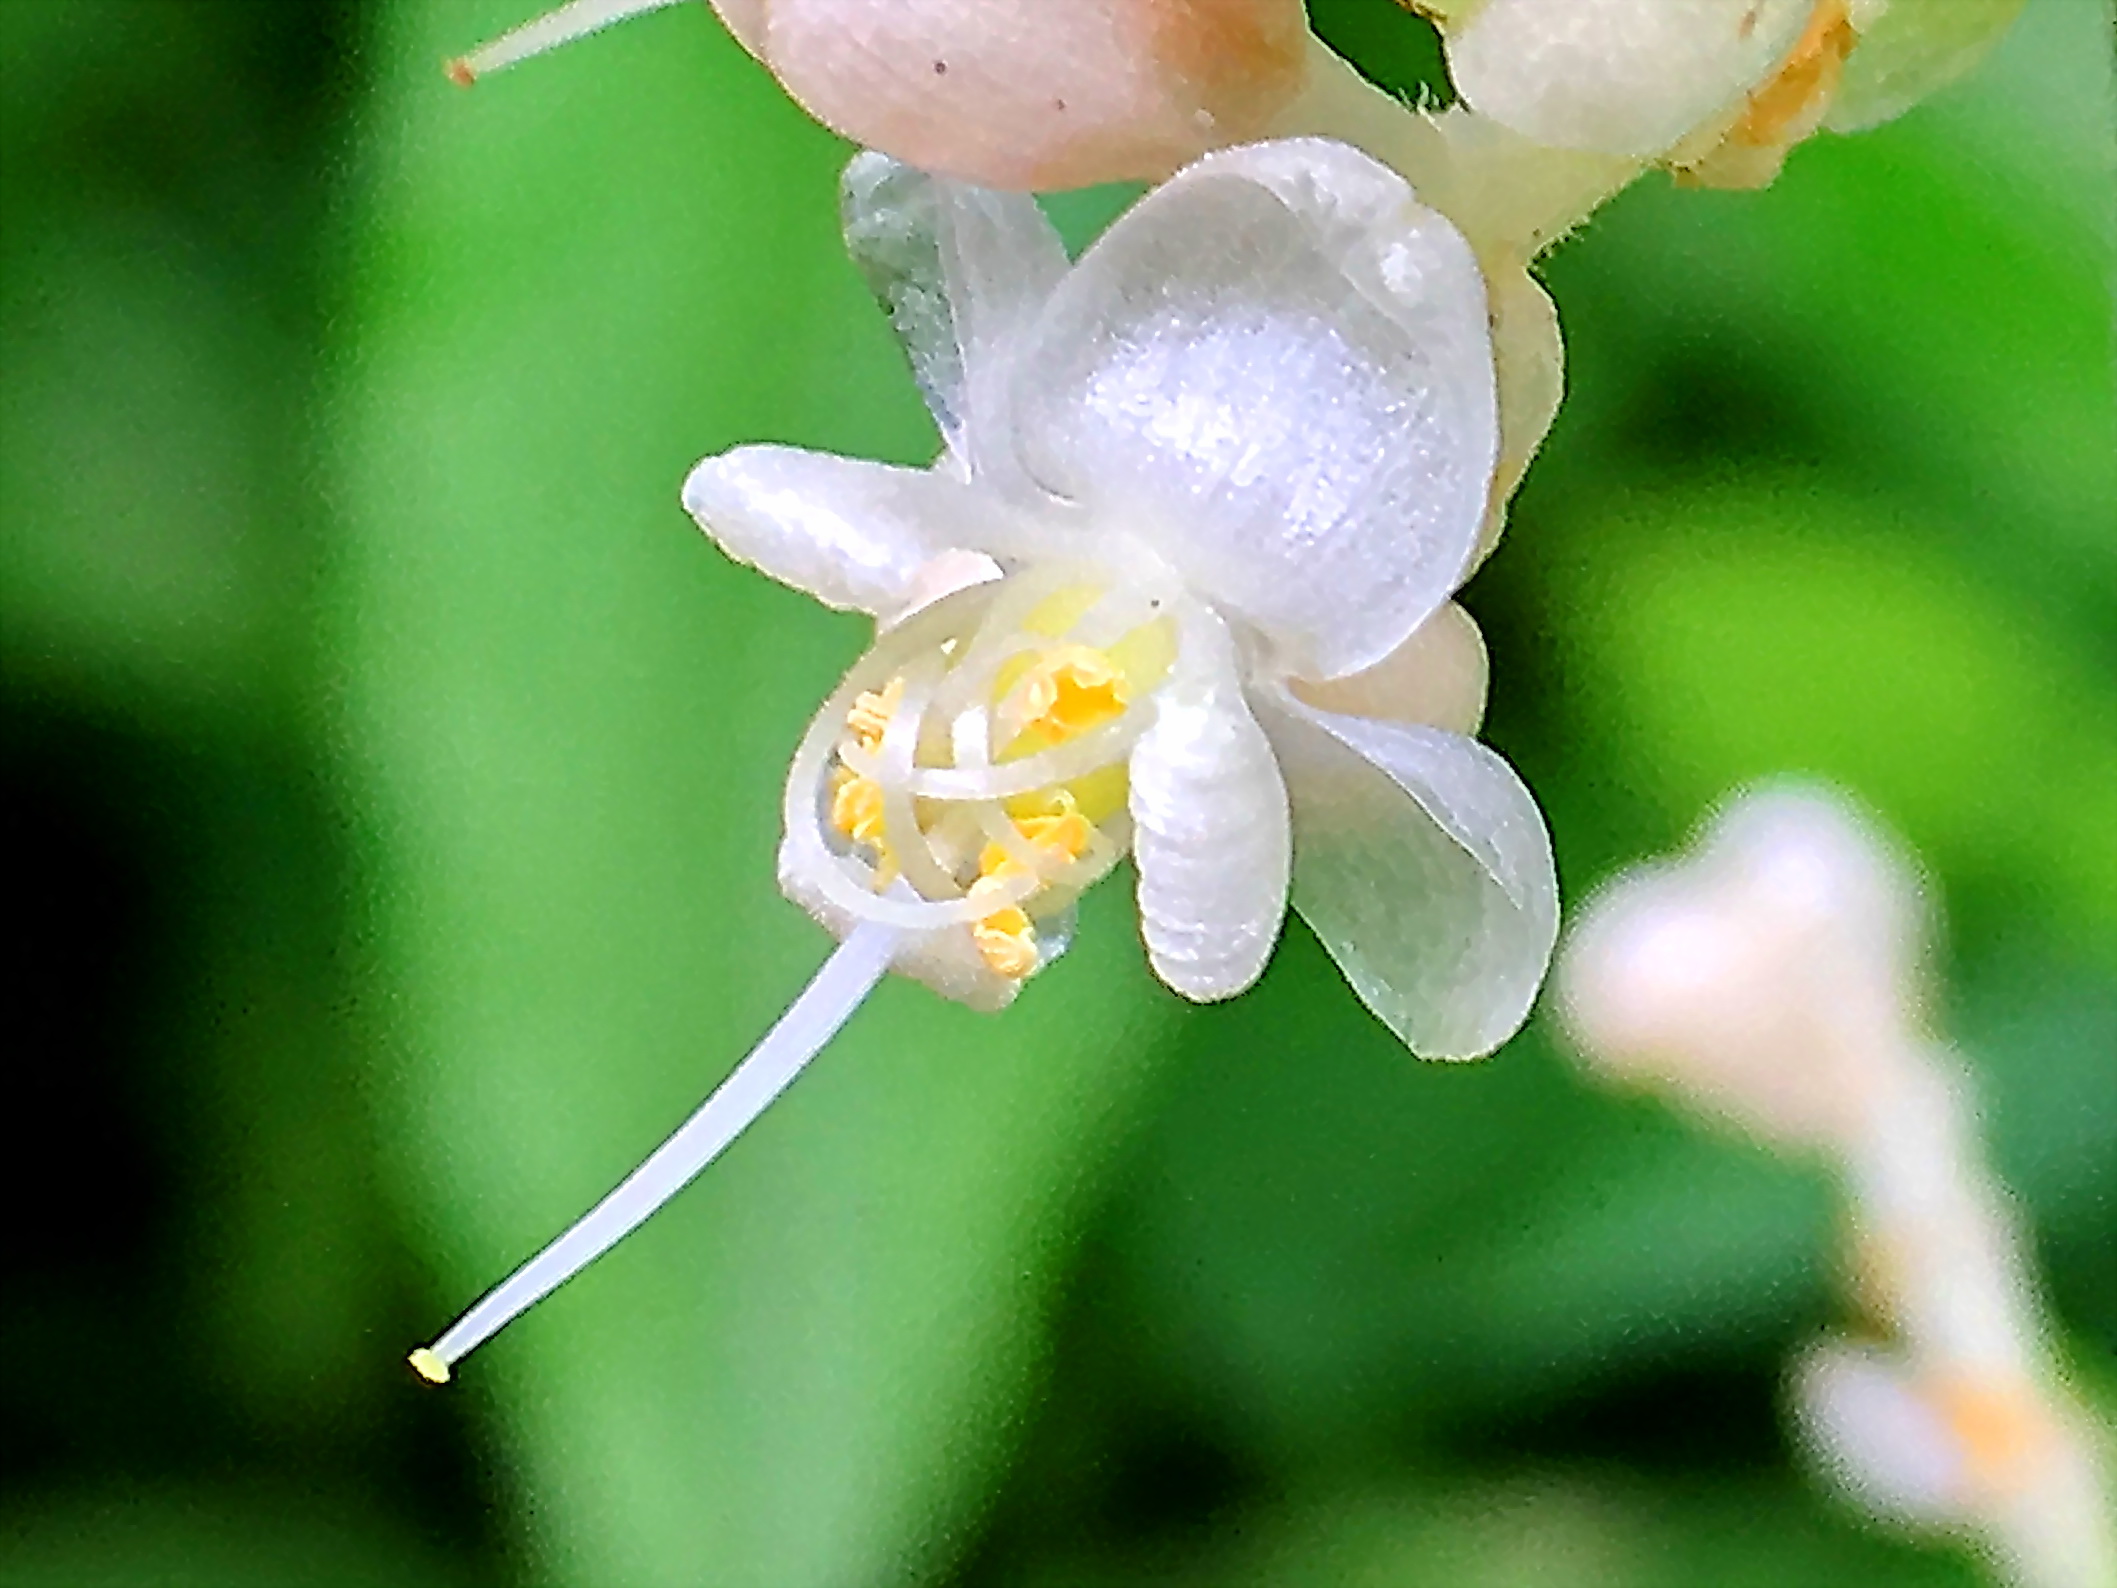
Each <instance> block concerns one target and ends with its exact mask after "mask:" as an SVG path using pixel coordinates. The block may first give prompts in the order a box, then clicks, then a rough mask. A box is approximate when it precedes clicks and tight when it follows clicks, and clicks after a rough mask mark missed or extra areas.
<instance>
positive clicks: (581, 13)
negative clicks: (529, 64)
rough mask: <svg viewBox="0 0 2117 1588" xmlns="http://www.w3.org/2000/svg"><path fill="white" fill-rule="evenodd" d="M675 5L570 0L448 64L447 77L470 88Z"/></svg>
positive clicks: (662, 0)
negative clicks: (494, 74) (507, 68)
mask: <svg viewBox="0 0 2117 1588" xmlns="http://www.w3.org/2000/svg"><path fill="white" fill-rule="evenodd" d="M675 4H677V0H570V3H568V4H566V5H562V6H560V7H559V8H558V9H557V10H556V11H547V12H545V13H544V14H543V15H542V16H540V17H538V18H536V19H535V20H534V21H530V22H525V23H523V24H522V25H521V26H520V27H518V28H515V29H513V30H512V31H511V32H507V33H503V34H501V35H500V36H499V37H498V38H496V39H494V40H493V41H492V42H491V43H490V44H483V45H480V46H479V47H478V48H477V49H475V50H472V51H471V52H470V54H468V55H459V56H458V57H456V59H454V60H452V61H450V62H449V63H448V75H449V76H450V77H451V78H452V79H453V80H454V81H456V82H458V83H461V84H462V85H463V86H464V87H465V88H468V87H469V86H470V85H471V84H472V83H474V82H476V81H477V80H478V79H479V78H481V77H483V76H485V74H486V73H488V72H497V71H499V70H500V69H501V68H502V67H503V66H512V65H514V64H515V62H517V61H521V60H527V59H528V58H529V57H530V56H532V55H542V54H543V53H544V52H545V51H546V50H555V49H557V48H558V47H559V46H560V45H561V44H571V43H572V42H573V41H574V40H575V39H580V38H586V37H587V36H588V35H589V34H591V33H595V32H599V31H600V30H602V29H604V28H607V27H609V26H610V24H611V23H613V22H622V21H624V20H625V18H627V17H635V16H641V15H644V14H645V13H646V12H649V11H659V10H661V9H662V8H663V7H664V6H673V5H675Z"/></svg>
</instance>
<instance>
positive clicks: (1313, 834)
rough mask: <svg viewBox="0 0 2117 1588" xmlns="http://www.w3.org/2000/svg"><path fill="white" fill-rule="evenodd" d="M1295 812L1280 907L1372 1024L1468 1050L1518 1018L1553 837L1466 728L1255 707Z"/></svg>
mask: <svg viewBox="0 0 2117 1588" xmlns="http://www.w3.org/2000/svg"><path fill="white" fill-rule="evenodd" d="M1260 716H1261V719H1262V721H1263V722H1264V725H1265V727H1266V729H1267V730H1268V731H1269V732H1270V734H1271V737H1272V744H1273V747H1274V748H1275V749H1277V751H1278V752H1279V765H1280V768H1281V770H1282V771H1283V772H1284V773H1285V775H1286V781H1287V790H1288V793H1289V795H1290V796H1291V798H1292V803H1293V817H1294V907H1295V908H1296V909H1297V910H1299V911H1300V912H1301V916H1302V919H1303V920H1305V921H1307V922H1308V924H1309V925H1310V926H1311V927H1313V928H1314V929H1315V932H1316V935H1317V936H1318V937H1320V938H1321V939H1322V940H1323V945H1324V947H1326V948H1328V949H1329V950H1330V952H1331V957H1332V958H1334V959H1336V960H1337V962H1338V968H1339V969H1340V970H1342V971H1343V972H1344V973H1345V979H1346V980H1347V981H1349V982H1351V983H1352V986H1353V990H1354V991H1355V992H1357V993H1358V994H1359V995H1360V999H1361V1001H1362V1002H1363V1003H1365V1004H1366V1005H1367V1007H1368V1008H1369V1009H1371V1010H1373V1011H1374V1013H1375V1015H1376V1017H1377V1018H1378V1019H1380V1020H1381V1022H1382V1023H1383V1024H1384V1025H1386V1026H1388V1027H1389V1029H1390V1030H1392V1031H1394V1032H1395V1033H1396V1034H1397V1035H1398V1036H1399V1037H1401V1038H1402V1039H1403V1040H1404V1042H1405V1043H1406V1044H1407V1045H1408V1046H1409V1047H1410V1048H1411V1050H1412V1051H1413V1052H1414V1053H1417V1054H1419V1055H1420V1056H1421V1057H1423V1058H1475V1057H1477V1056H1479V1055H1481V1054H1485V1053H1489V1052H1491V1051H1492V1050H1493V1049H1494V1048H1496V1047H1498V1046H1499V1045H1500V1044H1501V1043H1502V1042H1504V1041H1506V1040H1507V1038H1508V1037H1510V1036H1512V1035H1513V1034H1514V1033H1515V1031H1516V1030H1518V1029H1519V1028H1520V1026H1521V1023H1522V1021H1523V1020H1525V1019H1526V1018H1527V1017H1528V1014H1529V1007H1530V1005H1531V1004H1532V1003H1533V1002H1534V1001H1535V998H1536V991H1537V988H1538V986H1539V985H1540V984H1541V983H1542V981H1543V977H1544V970H1545V967H1546V966H1547V965H1548V964H1549V963H1550V959H1551V946H1552V943H1553V942H1554V940H1555V939H1556V937H1557V934H1558V881H1557V877H1556V875H1555V874H1554V872H1553V869H1552V863H1551V840H1550V837H1549V835H1548V834H1547V833H1546V832H1545V830H1544V821H1543V816H1542V814H1541V813H1540V812H1539V811H1538V810H1537V808H1536V801H1535V800H1534V799H1532V798H1531V797H1530V795H1529V791H1528V790H1527V789H1525V788H1524V787H1522V783H1521V780H1520V779H1519V778H1518V777H1516V776H1515V775H1514V771H1513V769H1512V768H1511V767H1509V766H1508V765H1507V763H1506V762H1505V761H1503V760H1501V759H1500V758H1499V757H1498V756H1497V755H1494V754H1493V753H1492V752H1491V751H1490V750H1488V749H1486V748H1485V747H1484V746H1483V745H1481V744H1478V743H1477V742H1476V741H1475V740H1471V739H1464V738H1459V737H1457V736H1456V735H1454V734H1451V733H1443V732H1441V731H1440V730H1439V729H1436V728H1420V727H1412V726H1409V725H1407V724H1402V723H1390V722H1378V721H1374V720H1371V719H1369V718H1365V717H1345V716H1338V715H1336V714H1334V713H1331V712H1324V711H1317V710H1314V709H1313V708H1311V707H1308V706H1305V705H1302V704H1301V703H1300V702H1299V701H1297V700H1294V699H1292V698H1291V697H1289V696H1286V695H1283V694H1282V695H1280V696H1279V697H1278V698H1277V699H1276V700H1275V701H1273V703H1272V705H1271V707H1270V709H1267V710H1264V711H1262V712H1261V713H1260Z"/></svg>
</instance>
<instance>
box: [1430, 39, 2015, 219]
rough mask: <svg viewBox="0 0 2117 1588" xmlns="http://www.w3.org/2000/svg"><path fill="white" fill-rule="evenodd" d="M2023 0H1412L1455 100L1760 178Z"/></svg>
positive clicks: (1680, 162)
mask: <svg viewBox="0 0 2117 1588" xmlns="http://www.w3.org/2000/svg"><path fill="white" fill-rule="evenodd" d="M2021 3H2022V0H1449V3H1440V0H1414V4H1415V5H1416V7H1417V9H1419V10H1422V11H1425V12H1427V13H1429V14H1430V15H1432V16H1433V17H1434V19H1435V21H1436V22H1437V24H1438V25H1439V26H1440V27H1441V29H1442V32H1443V35H1444V37H1445V38H1446V40H1447V47H1448V64H1449V69H1450V72H1451V73H1452V75H1453V77H1454V79H1455V82H1456V86H1457V88H1458V89H1459V90H1460V91H1461V93H1462V96H1463V99H1464V101H1465V103H1467V104H1468V105H1470V106H1471V107H1472V108H1473V109H1475V110H1476V111H1477V112H1479V113H1480V114H1481V115H1484V116H1488V117H1490V118H1492V119H1493V120H1495V121H1498V122H1501V123H1503V124H1504V125H1506V126H1508V127H1510V128H1513V129H1514V130H1515V131H1516V132H1519V133H1521V134H1523V135H1524V136H1526V137H1528V138H1531V139H1534V140H1536V141H1537V142H1539V143H1543V144H1547V145H1550V146H1552V147H1554V148H1560V149H1573V150H1588V151H1594V152H1597V153H1602V154H1609V155H1618V156H1624V157H1627V158H1631V159H1635V160H1639V161H1642V162H1649V163H1656V164H1666V165H1672V166H1675V167H1678V168H1679V169H1681V170H1684V171H1686V172H1687V173H1688V174H1689V176H1690V177H1691V179H1693V180H1696V181H1699V182H1703V183H1707V184H1710V185H1714V186H1726V187H1754V186H1760V185H1762V184H1763V183H1766V182H1769V181H1770V180H1771V179H1772V178H1773V177H1774V176H1775V175H1776V174H1777V172H1778V169H1779V166H1780V164H1781V163H1782V162H1783V160H1784V159H1785V156H1786V153H1787V151H1788V150H1789V149H1791V148H1792V147H1793V146H1794V145H1795V144H1796V143H1798V142H1800V141H1801V140H1802V139H1803V138H1805V137H1807V136H1808V135H1809V134H1810V133H1812V132H1814V131H1815V130H1816V129H1817V128H1818V127H1820V126H1824V125H1829V126H1831V127H1833V128H1835V129H1836V130H1839V131H1852V130H1856V129H1858V128H1861V127H1868V126H1873V125H1875V124H1876V123H1878V122H1881V121H1885V120H1887V119H1889V118H1890V117H1892V116H1895V115H1898V114H1900V113H1901V112H1903V111H1904V110H1907V109H1909V108H1910V107H1911V106H1912V105H1913V104H1915V103H1916V102H1917V101H1918V100H1919V99H1921V98H1923V97H1925V96H1926V95H1927V94H1930V93H1932V92H1933V91H1935V90H1936V89H1939V88H1941V87H1943V86H1945V85H1946V84H1947V83H1949V82H1952V81H1953V80H1954V79H1955V78H1956V77H1958V76H1960V75H1961V74H1962V73H1964V72H1966V71H1968V70H1969V69H1970V67H1971V66H1972V65H1974V64H1975V63H1976V62H1977V60H1978V59H1979V58H1980V57H1981V56H1982V55H1983V54H1984V53H1985V52H1986V50H1988V49H1989V48H1990V47H1991V46H1992V45H1993V43H1995V42H1996V41H1997V40H1998V38H1999V36H2000V35H2001V34H2002V33H2003V32H2005V30H2006V28H2007V27H2008V25H2009V24H2010V23H2011V22H2012V21H2013V19H2014V16H2015V14H2016V13H2017V12H2019V10H2020V9H2021Z"/></svg>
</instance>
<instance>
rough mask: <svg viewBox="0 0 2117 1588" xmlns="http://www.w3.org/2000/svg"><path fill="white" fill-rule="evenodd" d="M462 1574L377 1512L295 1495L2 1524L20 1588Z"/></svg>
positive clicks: (438, 1579) (214, 1585) (132, 1496)
mask: <svg viewBox="0 0 2117 1588" xmlns="http://www.w3.org/2000/svg"><path fill="white" fill-rule="evenodd" d="M469 1580H470V1579H469V1575H468V1573H466V1572H465V1571H464V1570H463V1568H462V1563H461V1562H459V1561H457V1560H455V1559H453V1558H452V1557H450V1556H449V1555H447V1554H445V1553H442V1552H440V1551H437V1550H435V1549H434V1548H432V1547H431V1546H430V1545H429V1544H427V1543H426V1542H424V1541H423V1540H421V1539H419V1538H417V1537H416V1536H412V1535H408V1534H407V1533H406V1532H405V1531H404V1530H403V1529H402V1528H401V1527H399V1526H397V1525H396V1524H395V1523H393V1522H392V1521H391V1520H390V1519H389V1518H387V1517H385V1516H382V1515H379V1514H377V1513H374V1512H371V1511H359V1510H349V1509H345V1508H342V1507H341V1508H337V1509H333V1508H331V1507H329V1506H327V1505H319V1504H318V1503H317V1502H316V1501H315V1500H314V1499H312V1498H310V1497H308V1496H306V1495H303V1494H300V1493H296V1492H291V1491H286V1490H257V1489H246V1488H243V1487H240V1486H236V1485H229V1484H221V1485H216V1486H212V1487H206V1486H199V1485H195V1486H191V1487H188V1488H179V1487H167V1488H148V1489H145V1490H128V1491H124V1492H118V1493H112V1494H109V1495H103V1496H96V1497H88V1496H50V1497H45V1498H44V1500H43V1503H39V1504H36V1505H33V1506H32V1505H24V1506H22V1507H20V1508H19V1509H16V1510H14V1511H11V1512H8V1513H6V1514H0V1581H4V1582H6V1583H7V1585H8V1588H425V1585H429V1584H430V1585H433V1588H446V1585H449V1584H455V1583H463V1582H467V1581H469Z"/></svg>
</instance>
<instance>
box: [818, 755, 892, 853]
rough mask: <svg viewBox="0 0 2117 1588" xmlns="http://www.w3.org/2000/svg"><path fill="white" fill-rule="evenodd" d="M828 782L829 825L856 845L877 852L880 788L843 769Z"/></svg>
mask: <svg viewBox="0 0 2117 1588" xmlns="http://www.w3.org/2000/svg"><path fill="white" fill-rule="evenodd" d="M832 782H833V784H834V787H833V788H832V791H831V825H832V826H833V827H835V828H837V829H838V831H840V832H841V833H843V834H845V836H846V837H848V838H850V839H852V840H853V842H854V843H856V844H870V845H873V846H874V847H875V848H877V849H879V848H881V847H882V840H883V832H884V828H883V816H882V785H881V784H880V783H878V782H876V781H875V780H874V779H873V778H871V777H862V776H860V774H859V773H857V772H855V771H853V770H852V768H850V767H843V766H842V767H840V768H839V769H838V770H837V772H836V773H835V774H834V775H833V778H832Z"/></svg>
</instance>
